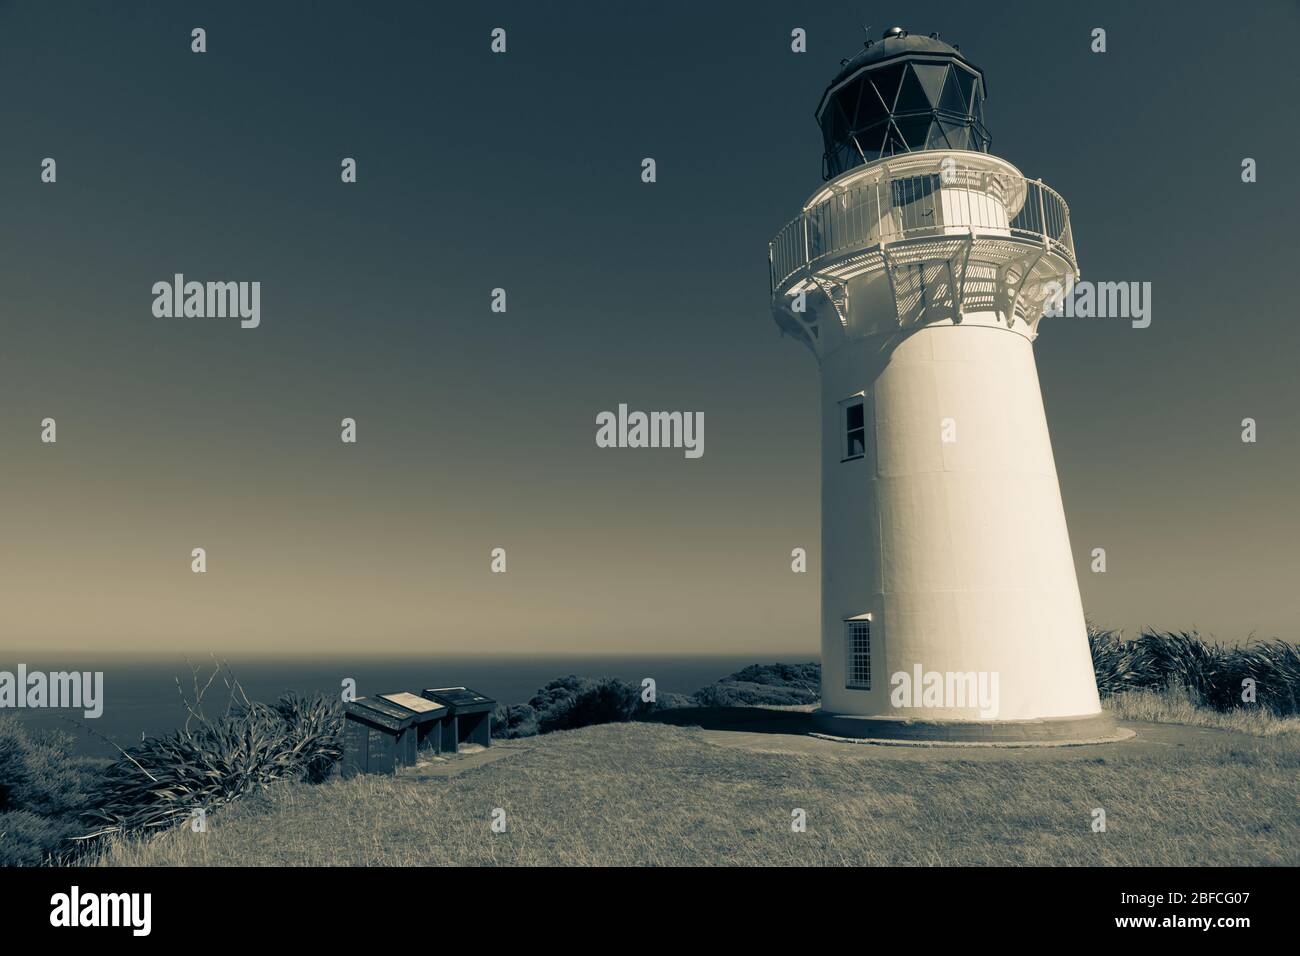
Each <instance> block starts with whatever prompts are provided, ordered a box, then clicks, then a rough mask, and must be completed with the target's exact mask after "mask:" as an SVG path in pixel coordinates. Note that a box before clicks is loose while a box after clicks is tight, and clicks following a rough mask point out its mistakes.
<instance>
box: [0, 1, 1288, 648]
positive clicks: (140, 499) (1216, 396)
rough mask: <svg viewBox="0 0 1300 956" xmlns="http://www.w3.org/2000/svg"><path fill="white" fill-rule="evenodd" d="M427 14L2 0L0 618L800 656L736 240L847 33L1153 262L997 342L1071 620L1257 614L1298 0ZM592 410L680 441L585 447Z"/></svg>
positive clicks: (1266, 542) (802, 165)
mask: <svg viewBox="0 0 1300 956" xmlns="http://www.w3.org/2000/svg"><path fill="white" fill-rule="evenodd" d="M470 6H471V5H457V6H456V7H452V6H451V5H431V4H422V3H421V4H417V3H385V4H365V3H350V4H340V3H315V4H311V5H307V4H256V3H221V4H217V3H200V4H192V3H161V2H159V3H132V4H129V5H123V4H110V3H66V4H42V3H36V2H15V0H0V88H3V89H5V90H7V91H8V94H7V95H6V96H4V97H3V98H0V130H3V131H4V134H3V137H0V210H2V212H0V216H2V220H0V222H2V224H3V225H2V228H0V263H2V265H0V270H2V272H0V274H2V275H3V280H4V293H3V295H2V296H0V336H2V337H3V343H2V345H0V456H3V457H2V461H3V466H2V467H0V652H3V651H5V650H11V651H13V652H15V653H16V652H18V651H21V650H23V649H28V648H32V649H38V650H44V651H56V650H58V651H94V652H98V653H106V652H117V651H121V652H127V651H130V652H139V653H146V654H148V653H161V652H164V651H165V652H168V653H175V652H177V651H183V652H185V653H190V654H203V655H206V654H209V653H214V654H218V655H222V654H251V653H269V654H276V655H297V654H330V653H343V654H348V653H356V652H358V651H364V652H366V653H375V654H381V653H402V654H407V653H450V652H454V653H470V654H533V655H535V654H546V653H593V654H611V653H629V654H631V653H642V654H644V653H652V652H653V653H660V652H661V653H667V654H679V653H708V654H731V653H748V652H750V651H752V652H754V654H755V656H756V659H759V658H762V657H764V656H767V655H771V654H777V653H781V654H785V653H802V654H806V655H807V656H815V654H816V652H817V648H818V646H819V641H820V638H819V612H818V601H819V585H818V580H819V579H818V574H819V571H820V569H819V567H818V564H817V552H818V548H819V522H820V511H819V503H818V495H819V477H818V468H819V462H820V459H819V452H818V441H819V438H818V436H819V422H818V415H819V410H818V409H819V406H818V386H817V369H816V366H815V362H814V360H813V358H812V356H811V355H810V354H809V353H808V352H807V351H806V350H805V349H804V348H803V347H801V346H799V345H797V344H796V343H794V342H793V341H792V340H790V339H784V340H783V339H782V338H781V337H780V336H779V334H778V332H777V329H776V326H775V324H774V323H773V321H772V318H771V314H770V307H769V298H768V296H769V290H768V274H767V248H766V247H767V243H768V241H769V240H770V239H771V238H772V236H773V235H774V234H775V233H776V232H777V231H778V230H779V229H780V227H781V226H782V225H783V224H784V223H786V222H787V221H788V220H789V219H790V218H792V217H793V216H794V215H795V214H796V213H797V212H798V210H799V207H800V205H801V204H802V203H803V202H804V201H805V200H806V199H807V198H808V196H809V195H811V194H812V193H813V192H814V191H815V190H816V189H817V188H818V187H819V185H820V183H821V176H820V171H821V167H820V162H821V148H822V146H821V140H820V134H819V131H818V129H817V126H816V123H815V121H814V119H813V111H814V109H815V107H816V105H817V102H818V99H819V98H820V95H821V93H822V91H823V89H824V88H825V86H826V84H827V82H828V81H829V80H830V78H831V77H832V76H833V75H834V74H835V72H836V71H837V70H838V69H839V62H840V60H841V59H842V58H844V57H848V56H851V55H853V54H854V53H855V52H857V51H858V50H859V49H860V48H861V45H862V41H863V39H864V37H865V36H866V34H864V32H863V25H864V24H865V25H867V26H869V28H870V35H871V36H872V37H873V38H875V37H879V35H880V34H881V33H882V32H883V30H884V29H886V28H887V27H889V26H893V25H895V24H897V25H899V26H903V27H905V28H906V29H908V30H911V31H912V32H916V33H929V32H931V31H938V32H939V33H941V34H942V36H943V38H944V39H945V40H947V41H948V42H951V43H956V44H958V45H960V47H961V50H962V52H963V54H964V55H966V56H967V57H968V58H969V59H970V60H971V61H973V62H974V63H976V64H977V65H979V66H980V67H981V68H983V70H984V71H985V75H986V77H987V84H988V94H989V98H988V101H987V104H986V118H987V123H988V126H989V129H990V132H991V133H992V136H993V144H992V152H994V153H995V154H997V155H999V156H1001V157H1003V158H1005V159H1007V160H1009V161H1010V162H1012V163H1014V164H1015V165H1016V166H1017V167H1018V168H1020V169H1021V170H1022V171H1023V172H1024V173H1025V174H1026V175H1027V176H1029V177H1031V178H1038V177H1041V178H1042V179H1043V180H1044V181H1045V182H1047V183H1048V184H1049V185H1051V186H1052V187H1053V188H1055V189H1056V190H1058V191H1059V192H1060V193H1061V194H1062V195H1063V196H1064V197H1065V199H1066V201H1067V202H1068V203H1069V205H1070V209H1071V214H1072V223H1073V230H1074V239H1075V245H1076V248H1077V252H1078V257H1079V263H1080V269H1081V272H1082V274H1083V277H1084V278H1085V279H1091V280H1096V281H1107V280H1110V281H1143V282H1148V281H1149V282H1150V283H1151V284H1152V322H1151V325H1150V327H1149V328H1145V329H1134V328H1132V327H1131V326H1130V325H1129V324H1128V323H1127V322H1125V321H1123V320H1114V319H1107V320H1102V319H1070V318H1057V319H1047V320H1044V323H1043V325H1042V326H1041V335H1040V337H1039V339H1038V340H1037V342H1036V344H1035V351H1036V356H1037V361H1038V367H1039V376H1040V379H1041V382H1042V387H1043V397H1044V401H1045V404H1046V408H1047V415H1048V422H1049V426H1050V429H1051V435H1052V442H1053V449H1054V452H1055V456H1056V463H1057V468H1058V471H1059V475H1060V481H1061V489H1062V495H1063V499H1064V504H1065V510H1066V515H1067V520H1068V523H1069V529H1070V538H1071V544H1072V548H1073V550H1074V553H1075V557H1076V564H1077V568H1078V571H1079V580H1080V586H1081V589H1082V593H1083V599H1084V606H1085V610H1086V612H1087V613H1088V615H1089V616H1090V617H1091V618H1092V619H1093V620H1095V621H1096V622H1097V623H1099V624H1101V625H1104V626H1108V627H1114V628H1122V629H1125V630H1126V631H1127V632H1128V633H1130V634H1133V633H1136V631H1137V630H1138V629H1140V628H1142V627H1152V628H1158V629H1162V630H1170V629H1190V628H1198V629H1200V630H1201V631H1202V632H1204V633H1211V634H1214V635H1215V636H1216V637H1218V638H1219V639H1222V640H1225V641H1237V640H1241V639H1244V638H1245V637H1247V636H1248V635H1250V634H1254V635H1255V636H1258V637H1272V636H1279V637H1284V638H1286V639H1289V640H1296V639H1297V635H1298V634H1300V588H1298V587H1297V586H1296V582H1297V580H1300V546H1298V544H1300V510H1298V509H1297V508H1296V507H1295V506H1294V496H1295V492H1296V488H1297V486H1298V485H1300V482H1297V476H1300V384H1298V383H1297V376H1296V374H1295V372H1294V368H1293V367H1294V365H1295V356H1296V352H1297V346H1298V345H1300V332H1298V331H1297V326H1296V322H1297V316H1296V311H1295V307H1294V304H1293V303H1294V295H1293V285H1294V270H1295V265H1294V258H1295V252H1296V248H1297V243H1296V238H1295V230H1294V223H1295V222H1296V221H1297V214H1298V213H1300V209H1298V208H1297V206H1298V205H1300V200H1298V198H1297V197H1300V190H1297V189H1296V186H1295V179H1294V175H1293V170H1292V169H1291V165H1292V164H1293V162H1294V158H1295V156H1296V155H1297V154H1300V136H1298V135H1297V131H1296V123H1295V121H1294V119H1293V118H1292V116H1291V114H1292V113H1293V112H1294V110H1293V109H1292V108H1291V104H1292V103H1293V102H1294V99H1295V97H1296V94H1297V92H1298V91H1297V81H1296V79H1295V70H1294V62H1293V60H1294V58H1293V57H1291V56H1289V55H1287V54H1285V53H1284V52H1281V51H1278V50H1277V45H1276V44H1275V43H1274V42H1273V38H1274V37H1285V38H1288V39H1289V38H1292V37H1294V36H1295V35H1296V34H1297V32H1298V30H1300V14H1297V7H1296V5H1295V4H1293V3H1288V2H1284V0H1264V2H1260V3H1253V4H1241V5H1238V6H1236V7H1234V8H1233V10H1232V12H1231V14H1230V15H1229V16H1225V15H1224V14H1223V13H1222V11H1221V9H1220V10H1215V9H1214V8H1212V7H1210V6H1206V7H1205V8H1204V10H1201V9H1199V7H1198V5H1197V4H1188V3H1144V4H1129V3H1110V4H1105V3H1103V4H1097V5H1091V6H1090V9H1088V10H1082V9H1076V5H1069V6H1067V5H1043V4H1039V3H1020V2H1016V3H1007V4H999V5H997V6H996V7H992V8H991V7H989V6H988V5H973V4H968V3H957V2H953V3H893V4H870V5H867V4H848V3H819V4H817V5H816V7H815V9H812V8H810V7H808V6H804V5H798V4H790V3H770V2H749V3H745V4H743V5H741V4H716V5H714V4H707V5H706V4H686V3H656V4H650V5H622V4H619V5H599V6H598V5H594V4H593V5H588V4H553V5H552V4H548V5H538V4H525V3H517V4H483V5H472V6H473V7H474V9H467V8H468V7H470ZM194 27H203V28H204V29H205V30H206V31H207V52H206V53H202V54H196V53H193V52H191V49H190V46H191V30H192V29H193V28H194ZM495 27H502V28H504V29H505V30H506V36H507V51H506V53H504V54H493V53H492V52H491V50H490V49H489V45H490V41H491V37H490V33H491V31H492V30H493V28H495ZM795 27H801V28H803V29H805V30H806V31H807V36H808V50H807V52H806V53H802V54H800V53H794V52H792V51H791V49H790V33H791V30H792V29H794V28H795ZM1096 27H1102V28H1104V29H1105V30H1106V32H1107V50H1106V52H1105V53H1093V52H1092V51H1091V49H1090V45H1091V34H1092V31H1093V29H1094V28H1096ZM1289 101H1290V102H1289ZM46 157H50V158H54V159H55V160H56V162H57V181H56V182H55V183H44V182H42V181H41V162H42V160H43V159H44V158H46ZM344 157H353V158H355V159H356V161H357V182H356V183H351V184H344V183H342V182H341V179H340V163H341V161H342V160H343V158H344ZM645 157H652V158H654V159H655V162H656V171H657V181H656V182H654V183H652V184H647V183H643V182H642V180H641V163H642V160H643V159H644V158H645ZM1244 157H1251V158H1254V159H1255V160H1256V161H1257V164H1258V182H1255V183H1250V184H1247V183H1243V182H1242V181H1241V175H1240V170H1241V162H1242V159H1243V158H1244ZM175 273H182V274H184V275H185V276H186V277H187V278H189V279H197V280H200V281H208V280H214V281H215V280H222V281H225V280H232V281H258V282H260V284H261V285H260V288H261V322H260V325H259V326H258V327H257V328H256V329H244V328H241V327H240V324H239V322H238V321H237V320H232V319H219V318H192V317H191V318H158V317H155V316H154V314H153V312H152V304H153V299H154V296H153V294H152V292H151V289H152V287H153V285H154V283H156V282H158V281H170V280H171V277H172V276H173V275H174V274H175ZM496 288H502V289H505V290H506V303H507V307H506V311H505V312H504V313H502V312H494V311H492V309H491V307H490V306H491V302H492V290H493V289H496ZM620 403H626V404H627V405H628V406H629V407H630V408H632V409H644V410H651V409H656V410H657V409H665V410H684V411H696V412H702V413H703V414H704V419H705V421H706V425H707V427H706V429H705V453H704V455H703V456H702V457H700V458H698V459H688V458H686V457H685V456H684V455H683V454H682V453H681V452H680V450H670V449H656V450H642V451H632V450H610V449H601V448H598V447H597V446H596V443H595V441H594V435H595V418H596V415H597V414H598V413H600V412H601V411H606V410H615V409H617V407H618V405H619V404H620ZM47 417H51V418H54V419H55V421H56V422H57V426H56V427H57V442H56V443H54V444H49V443H43V442H42V441H41V440H40V436H41V424H40V423H41V421H42V420H43V419H44V418H47ZM345 417H351V418H354V419H355V420H356V422H357V441H356V443H355V444H345V443H343V442H341V441H340V421H341V419H343V418H345ZM1246 417H1251V418H1254V419H1256V421H1257V423H1258V426H1257V427H1258V441H1257V442H1255V443H1253V444H1247V443H1243V442H1242V441H1241V420H1242V419H1243V418H1246ZM197 547H202V548H204V549H205V551H206V555H207V571H206V572H205V573H203V574H195V573H193V572H192V570H191V560H192V558H191V552H192V549H194V548H197ZM796 547H803V548H806V549H807V550H808V553H809V554H810V555H811V556H812V561H811V563H810V567H809V573H807V574H794V573H792V572H791V569H790V552H791V549H793V548H796ZM1096 547H1104V548H1105V549H1106V552H1107V571H1106V573H1104V574H1095V573H1093V572H1092V571H1091V570H1090V553H1091V551H1092V549H1093V548H1096ZM494 548H503V549H505V552H506V556H507V572H506V573H505V574H494V573H492V571H491V568H490V562H491V552H492V549H494Z"/></svg>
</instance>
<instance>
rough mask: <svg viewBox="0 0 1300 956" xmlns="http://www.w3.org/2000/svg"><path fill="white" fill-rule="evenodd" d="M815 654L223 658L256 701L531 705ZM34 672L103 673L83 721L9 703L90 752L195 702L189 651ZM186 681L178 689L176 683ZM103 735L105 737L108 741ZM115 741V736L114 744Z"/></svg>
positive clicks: (210, 697) (685, 688) (173, 720)
mask: <svg viewBox="0 0 1300 956" xmlns="http://www.w3.org/2000/svg"><path fill="white" fill-rule="evenodd" d="M815 657H816V655H815V654H808V653H806V652H805V653H803V654H799V653H792V654H786V655H771V654H767V655H763V654H754V655H748V656H744V657H739V656H718V657H703V656H699V657H696V656H678V657H634V656H626V657H583V656H571V657H568V656H558V655H557V656H547V657H506V656H496V657H452V656H443V657H411V658H397V657H393V658H372V659H370V660H369V661H367V662H366V663H362V664H359V663H356V662H355V661H354V660H352V659H343V658H296V659H286V660H270V659H266V658H261V659H244V660H240V659H238V658H232V659H228V660H226V661H225V665H226V666H225V668H223V671H222V677H224V676H226V675H227V674H229V675H233V677H234V678H235V679H237V680H238V681H239V683H240V685H241V686H242V687H243V689H244V692H245V693H246V694H247V695H248V697H249V699H250V700H258V701H265V702H272V701H274V700H276V699H277V698H278V697H279V696H280V695H281V694H283V693H285V692H287V691H298V692H300V693H310V692H313V691H321V692H323V693H327V694H340V693H341V692H342V681H343V680H344V678H352V679H353V680H355V681H356V686H357V695H358V696H364V695H369V694H387V693H393V692H395V691H403V690H405V691H415V692H418V691H419V690H420V689H421V688H423V687H447V686H458V685H464V686H467V687H472V688H473V689H474V690H477V691H479V692H480V693H482V694H485V695H487V696H488V697H492V698H494V699H495V700H497V701H498V702H500V703H506V704H515V703H524V702H526V701H527V700H528V699H529V698H530V697H532V696H533V694H534V693H536V691H537V689H538V688H539V687H541V686H542V685H543V684H545V683H546V682H547V681H550V680H553V679H554V678H556V677H563V676H566V675H568V674H577V675H579V676H581V677H602V676H608V677H619V678H622V679H623V680H627V681H630V682H633V683H636V684H638V685H639V684H640V682H641V680H642V679H643V678H646V677H652V678H654V680H655V684H656V687H657V689H658V690H659V691H660V692H672V693H678V694H690V693H694V692H695V691H697V690H699V689H700V688H701V687H704V686H705V685H707V684H711V683H713V682H714V681H716V680H718V679H720V678H722V677H726V676H727V675H728V674H732V673H734V672H736V671H738V670H740V669H741V668H742V667H746V666H748V665H750V664H764V663H772V662H773V661H777V660H780V661H785V662H798V661H806V660H812V659H815ZM21 661H22V663H25V664H26V665H27V669H28V671H29V672H32V671H59V670H76V671H102V672H103V673H104V688H103V714H102V716H100V717H98V718H96V719H90V720H88V719H85V718H84V717H83V715H82V712H81V711H80V710H52V709H26V708H22V709H9V708H5V709H3V710H0V713H13V714H17V715H18V716H19V719H20V720H22V721H23V722H24V724H25V725H26V726H28V727H30V728H32V729H35V730H63V731H66V732H68V733H70V734H72V735H73V737H74V738H75V739H76V752H77V753H79V754H82V755H86V756H113V755H115V754H116V753H117V751H116V749H115V748H114V746H113V744H116V745H117V746H120V747H127V746H130V745H131V744H132V743H137V742H139V740H140V738H141V736H142V735H146V734H147V735H154V734H160V733H166V732H168V731H170V730H174V729H176V728H177V727H179V726H181V725H182V724H183V723H184V722H185V717H186V710H185V706H184V704H183V703H182V700H181V689H183V690H184V692H185V695H186V697H187V698H188V699H189V700H190V701H191V702H192V701H193V699H194V677H193V676H192V674H191V669H190V665H189V664H188V663H187V662H186V661H185V660H184V659H182V658H176V659H163V660H159V659H148V660H147V659H143V658H138V657H132V658H127V657H122V658H113V659H106V660H102V661H99V662H91V661H87V660H85V659H84V658H83V659H78V660H76V661H75V662H73V661H71V660H67V659H63V658H62V657H58V658H52V657H44V656H43V655H40V654H34V653H33V654H28V655H26V656H24V657H22V658H21ZM194 663H195V665H196V666H197V667H198V668H199V685H200V687H201V686H202V685H203V683H205V682H206V680H207V678H208V677H209V676H210V675H211V674H212V672H213V669H214V665H213V662H212V661H211V660H208V661H203V660H196V661H194ZM17 664H18V661H16V660H15V661H8V660H3V661H0V670H6V671H10V672H15V671H16V670H17ZM222 677H218V679H217V680H216V681H214V682H213V683H212V685H211V686H210V687H209V688H208V690H207V691H206V693H205V695H204V699H203V701H204V708H203V709H204V712H205V713H207V714H208V715H209V716H212V715H216V714H220V713H221V712H222V711H223V710H224V709H225V706H226V702H227V700H228V699H229V694H228V692H227V689H226V686H225V684H224V683H223V681H222ZM178 681H179V682H180V688H178V686H177V682H178ZM104 738H107V740H105V739H104ZM109 741H112V743H110V742H109Z"/></svg>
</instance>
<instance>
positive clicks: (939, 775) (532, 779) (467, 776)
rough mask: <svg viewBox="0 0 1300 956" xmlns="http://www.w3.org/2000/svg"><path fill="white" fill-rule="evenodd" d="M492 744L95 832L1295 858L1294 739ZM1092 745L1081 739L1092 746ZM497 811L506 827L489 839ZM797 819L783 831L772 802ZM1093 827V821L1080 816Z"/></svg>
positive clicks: (591, 856)
mask: <svg viewBox="0 0 1300 956" xmlns="http://www.w3.org/2000/svg"><path fill="white" fill-rule="evenodd" d="M498 746H503V747H508V748H518V749H519V751H520V752H519V753H516V754H514V755H512V756H510V757H508V758H506V759H503V760H500V761H497V762H495V763H492V764H488V765H485V766H482V767H480V768H477V769H474V770H471V771H467V772H465V773H464V774H462V775H460V776H456V777H451V778H446V779H439V780H427V779H424V780H419V781H415V780H413V779H411V778H409V777H403V776H400V775H399V776H398V777H378V776H366V777H360V778H356V779H354V780H349V781H332V782H328V783H325V784H322V785H319V786H305V785H302V784H283V785H278V786H276V787H273V788H270V789H268V790H266V791H264V792H262V793H260V794H258V795H256V796H253V797H250V798H249V799H247V800H244V801H241V802H240V803H239V804H237V805H234V806H231V807H229V808H228V809H227V810H226V811H224V812H223V813H222V814H221V815H220V816H219V817H218V818H216V819H215V820H214V821H212V823H211V829H210V831H209V832H208V833H205V834H196V833H192V832H190V831H189V830H188V829H187V828H182V829H179V830H171V831H168V832H165V833H160V834H158V835H157V836H155V837H153V838H152V839H150V840H147V841H146V840H139V839H131V838H126V839H122V838H119V839H115V840H113V841H112V844H111V846H110V847H109V848H108V852H107V853H106V854H105V856H104V859H103V862H104V863H106V864H110V865H144V866H166V865H183V866H214V865H215V866H223V865H242V864H254V865H291V866H297V865H326V866H329V865H340V866H346V865H435V866H446V865H474V864H532V865H575V866H581V865H610V864H612V865H620V864H627V865H635V864H650V865H679V864H685V865H691V864H709V865H713V864H723V865H732V864H734V865H768V864H771V865H808V866H835V865H841V864H864V865H930V864H950V865H989V864H996V865H1022V864H1031V865H1033V864H1042V865H1138V866H1147V865H1169V866H1199V865H1226V864H1275V865H1292V866H1294V865H1297V864H1300V817H1298V816H1297V813H1296V807H1295V780H1296V779H1297V775H1298V774H1300V748H1296V747H1295V746H1294V745H1293V744H1290V743H1289V742H1286V741H1284V740H1281V739H1262V738H1261V739H1259V740H1255V741H1251V742H1250V743H1249V744H1248V745H1244V746H1243V745H1242V744H1240V743H1224V744H1222V745H1213V744H1210V745H1206V746H1204V747H1196V748H1186V749H1181V748H1171V749H1170V750H1169V751H1168V752H1160V753H1159V754H1158V755H1156V756H1152V755H1149V754H1148V755H1144V754H1142V753H1137V752H1123V751H1116V752H1115V755H1114V756H1106V757H1097V756H1089V755H1088V753H1087V752H1083V751H1080V752H1077V753H1078V754H1079V755H1078V756H1067V757H1064V758H1063V759H1055V760H1052V761H1041V760H1040V761H1021V760H1017V759H1016V758H1015V757H1014V756H1013V755H1010V756H1008V758H1007V759H1006V760H1005V761H1004V760H989V759H984V760H979V761H967V760H945V761H930V762H918V761H914V760H893V759H888V758H883V757H881V756H879V755H864V754H861V753H859V748H853V747H846V748H845V749H844V752H843V754H833V755H829V754H826V753H819V754H817V755H815V756H813V755H803V754H782V753H768V752H761V753H760V752H754V751H749V750H741V749H737V748H731V747H719V746H715V745H713V744H710V743H708V742H707V740H706V739H705V737H704V734H703V732H701V731H699V730H698V729H692V728H679V727H673V726H668V725H662V724H642V723H629V724H607V725H604V726H599V727H589V728H584V729H581V730H574V731H565V732H561V733H554V734H548V735H546V736H543V737H535V738H531V739H530V740H528V741H526V742H524V741H519V742H508V743H504V744H499V745H498ZM1093 753H1095V752H1093ZM496 807H501V808H504V809H505V811H506V815H507V817H506V819H507V823H508V825H509V829H508V832H506V833H502V834H494V833H492V831H491V828H490V822H491V818H492V811H493V809H494V808H496ZM796 807H798V808H802V809H804V810H806V811H807V814H808V831H807V832H806V833H792V832H791V829H790V820H791V811H792V810H793V809H794V808H796ZM1096 807H1101V808H1104V809H1105V810H1106V814H1107V832H1105V833H1093V832H1092V829H1091V823H1092V811H1093V809H1094V808H1096Z"/></svg>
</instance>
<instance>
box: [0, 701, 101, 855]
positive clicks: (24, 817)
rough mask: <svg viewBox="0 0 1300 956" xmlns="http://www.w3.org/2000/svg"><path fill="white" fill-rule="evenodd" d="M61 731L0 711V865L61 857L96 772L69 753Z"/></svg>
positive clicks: (68, 738)
mask: <svg viewBox="0 0 1300 956" xmlns="http://www.w3.org/2000/svg"><path fill="white" fill-rule="evenodd" d="M73 743H74V741H73V738H72V737H71V736H70V735H69V734H65V733H57V732H56V733H42V734H33V733H30V732H28V731H27V730H26V729H25V728H24V727H23V725H22V723H21V722H20V721H19V720H18V718H17V717H15V716H13V715H0V866H22V865H31V864H38V863H42V862H45V861H46V860H54V861H61V860H63V859H64V858H65V857H67V856H68V855H69V854H70V853H71V852H72V851H73V850H74V849H75V847H74V845H73V844H72V843H70V842H69V841H70V838H71V837H73V836H75V835H76V834H77V833H78V832H79V824H78V819H77V818H78V815H79V814H80V813H81V811H82V809H83V808H84V807H85V806H86V804H87V802H88V800H89V799H90V796H89V795H90V793H91V792H92V791H93V790H94V789H95V786H96V783H97V781H98V778H99V771H98V769H97V768H96V767H95V765H94V763H93V762H92V761H88V760H84V759H81V758H78V757H74V756H73V754H72V748H73Z"/></svg>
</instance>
